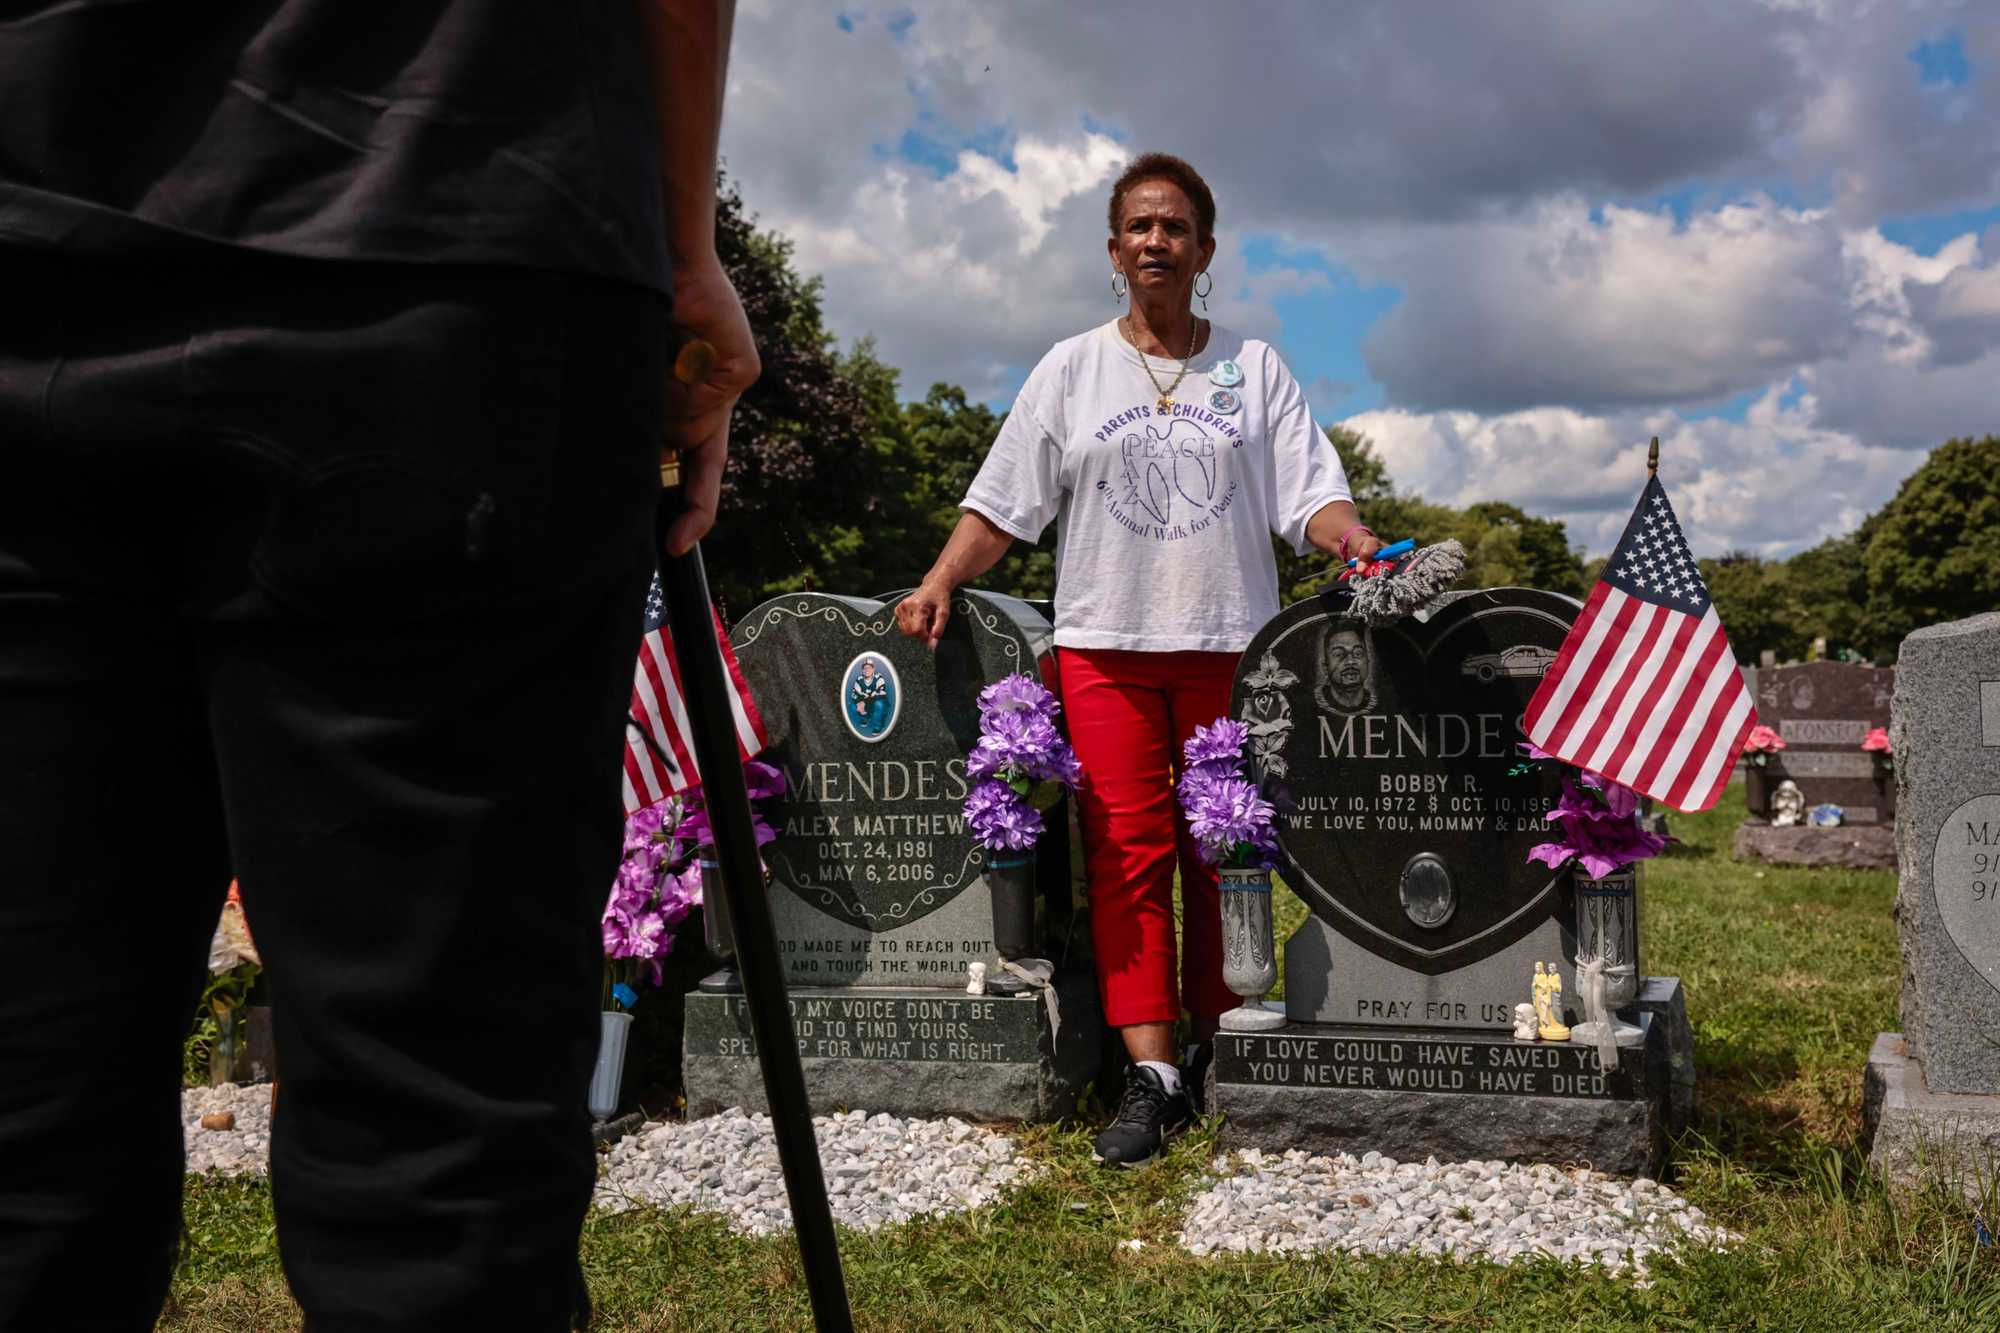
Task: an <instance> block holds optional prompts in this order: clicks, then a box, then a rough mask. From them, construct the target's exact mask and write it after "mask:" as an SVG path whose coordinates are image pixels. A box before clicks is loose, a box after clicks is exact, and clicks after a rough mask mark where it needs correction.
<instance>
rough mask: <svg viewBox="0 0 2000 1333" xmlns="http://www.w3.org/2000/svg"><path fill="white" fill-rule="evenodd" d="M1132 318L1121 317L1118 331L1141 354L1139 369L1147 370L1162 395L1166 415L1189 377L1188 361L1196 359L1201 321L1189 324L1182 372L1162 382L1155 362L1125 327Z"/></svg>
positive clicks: (1162, 405)
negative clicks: (1176, 393)
mask: <svg viewBox="0 0 2000 1333" xmlns="http://www.w3.org/2000/svg"><path fill="white" fill-rule="evenodd" d="M1130 318H1131V316H1129V315H1126V316H1121V317H1120V318H1119V320H1118V331H1119V332H1120V333H1122V334H1124V335H1125V341H1126V342H1128V343H1130V344H1131V345H1132V350H1133V351H1134V352H1137V353H1138V354H1139V369H1141V370H1143V371H1145V372H1146V378H1147V380H1149V381H1150V382H1151V383H1152V386H1153V389H1154V391H1155V392H1156V393H1158V394H1159V395H1160V401H1159V403H1158V407H1159V411H1160V415H1161V416H1166V415H1167V414H1168V413H1170V412H1172V411H1173V410H1174V390H1175V389H1178V388H1180V387H1181V381H1182V380H1184V379H1186V378H1187V373H1188V363H1189V362H1190V361H1193V360H1194V344H1195V339H1197V338H1199V337H1200V336H1201V321H1200V320H1198V319H1197V320H1193V321H1191V322H1190V323H1189V324H1188V349H1187V355H1186V356H1184V357H1182V358H1181V372H1180V374H1178V375H1176V376H1174V382H1173V383H1172V384H1161V383H1160V378H1159V376H1157V375H1155V374H1154V373H1153V363H1152V362H1151V361H1148V360H1147V359H1146V353H1145V351H1144V349H1142V348H1141V347H1140V346H1139V340H1138V339H1137V338H1134V337H1133V336H1132V331H1131V330H1130V329H1128V328H1126V327H1125V321H1126V320H1127V319H1130Z"/></svg>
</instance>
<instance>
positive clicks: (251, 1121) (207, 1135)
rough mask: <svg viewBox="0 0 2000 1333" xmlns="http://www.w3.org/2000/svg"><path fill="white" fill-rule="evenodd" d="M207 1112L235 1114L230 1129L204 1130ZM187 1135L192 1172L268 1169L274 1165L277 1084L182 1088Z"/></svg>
mask: <svg viewBox="0 0 2000 1333" xmlns="http://www.w3.org/2000/svg"><path fill="white" fill-rule="evenodd" d="M205 1115H232V1116H234V1117H235V1124H234V1125H233V1126H231V1127H230V1128H228V1129H204V1128H203V1127H202V1123H201V1118H202V1117H203V1116H205ZM181 1140H182V1142H184V1143H185V1144H186V1145H187V1169H188V1172H189V1174H191V1175H199V1174H201V1173H202V1172H204V1171H220V1172H221V1173H222V1174H224V1175H226V1176H243V1175H257V1176H261V1175H264V1174H266V1173H267V1172H268V1171H269V1170H270V1169H271V1085H270V1084H268V1083H251V1084H246V1085H243V1086H240V1087H239V1086H237V1085H236V1084H224V1085H223V1086H221V1087H219V1088H182V1089H181Z"/></svg>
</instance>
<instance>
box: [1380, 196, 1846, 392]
mask: <svg viewBox="0 0 2000 1333" xmlns="http://www.w3.org/2000/svg"><path fill="white" fill-rule="evenodd" d="M1590 214H1591V210H1590V208H1589V205H1588V204H1587V203H1586V202H1585V201H1584V200H1583V199H1581V198H1579V197H1576V196H1573V195H1572V196H1567V197H1563V198H1559V199H1552V200H1550V201H1548V202H1546V203H1544V204H1543V205H1541V206H1540V207H1538V208H1535V209H1533V210H1531V211H1527V212H1524V213H1522V214H1519V215H1516V216H1511V217H1507V218H1503V219H1496V220H1492V221H1479V222H1471V223H1465V224H1461V225H1458V226H1454V227H1452V228H1451V229H1450V232H1451V235H1450V238H1449V244H1441V243H1440V241H1441V239H1442V238H1439V237H1436V236H1434V235H1431V234H1429V233H1428V232H1419V233H1416V234H1411V233H1403V232H1394V231H1388V230H1386V229H1370V230H1368V231H1367V232H1364V233H1361V234H1358V235H1357V236H1356V237H1355V239H1354V240H1353V241H1352V242H1351V243H1350V245H1349V246H1348V247H1346V251H1345V253H1346V254H1347V255H1348V256H1351V257H1352V258H1354V259H1355V261H1356V262H1357V263H1359V264H1360V265H1361V266H1362V268H1363V270H1364V271H1365V272H1367V273H1368V274H1369V275H1370V276H1371V277H1373V278H1375V279H1377V280H1379V281H1384V282H1388V283H1391V284H1393V285H1395V286H1398V287H1401V288H1402V289H1403V292H1404V299H1403V301H1402V303H1401V304H1400V305H1398V306H1397V307H1396V309H1395V310H1393V311H1392V312H1390V314H1389V315H1388V316H1387V317H1386V318H1385V319H1383V321H1382V322H1381V323H1380V324H1378V325H1377V326H1376V328H1375V330H1374V332H1373V333H1372V335H1371V336H1370V338H1369V341H1368V344H1367V348H1368V362H1369V368H1370V370H1371V371H1373V372H1374V374H1375V376H1376V378H1377V379H1379V380H1381V381H1382V383H1383V384H1384V385H1385V386H1386V387H1387V389H1388V391H1389V395H1390V397H1391V398H1392V399H1394V400H1397V401H1402V402H1407V403H1410V404H1412V405H1439V406H1442V405H1454V406H1470V407H1476V408H1481V409H1486V410H1503V411H1504V410H1509V409H1515V408H1520V407H1526V406H1532V405H1535V404H1541V403H1552V402H1557V403H1570V404H1574V405H1577V406H1583V407H1601V406H1606V405H1612V404H1639V403H1659V402H1699V401H1703V400H1707V399H1719V398H1725V397H1728V396H1730V395H1732V394H1736V393H1740V392H1743V391H1745V390H1748V389H1752V388H1755V387H1757V386H1758V385H1761V384H1763V383H1766V382H1768V381H1769V380H1770V379H1771V378H1772V377H1773V376H1774V375H1786V374H1790V373H1791V371H1792V370H1793V369H1794V368H1795V367H1797V366H1798V365H1800V364H1803V363H1808V362H1812V361H1816V360H1819V359H1821V358H1824V357H1826V356H1829V355H1832V354H1834V353H1836V352H1838V351H1840V350H1841V349H1842V347H1843V346H1844V345H1845V343H1846V341H1847V338H1848V336H1849V329H1848V321H1847V320H1846V319H1845V317H1844V316H1845V309H1844V307H1845V293H1844V292H1843V290H1842V269H1841V240H1840V235H1839V233H1838V232H1837V230H1835V229H1834V227H1833V226H1832V225H1831V224H1830V223H1829V222H1828V220H1827V218H1826V217H1825V215H1824V214H1821V213H1817V212H1813V211H1808V210H1799V209H1791V208H1783V207H1780V206H1778V205H1776V204H1774V203H1772V202H1771V201H1770V200H1768V199H1761V198H1756V199H1751V200H1749V201H1747V202H1744V203H1740V204H1731V205H1728V206H1725V207H1722V208H1719V209H1716V210H1714V211H1713V212H1709V213H1704V214H1700V215H1698V216H1696V217H1694V218H1692V219H1690V221H1689V222H1688V224H1687V225H1686V226H1684V227H1683V226H1679V225H1676V223H1675V221H1674V219H1673V216H1672V215H1671V214H1670V213H1668V212H1667V211H1665V210H1661V211H1659V212H1645V211H1642V210H1638V209H1630V208H1618V207H1608V208H1606V209H1604V210H1603V218H1602V221H1594V220H1593V219H1592V218H1591V215H1590Z"/></svg>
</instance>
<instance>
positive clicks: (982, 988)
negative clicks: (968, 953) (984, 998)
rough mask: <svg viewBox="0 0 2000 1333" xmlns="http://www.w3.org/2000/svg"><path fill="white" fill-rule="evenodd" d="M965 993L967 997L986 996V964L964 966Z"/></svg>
mask: <svg viewBox="0 0 2000 1333" xmlns="http://www.w3.org/2000/svg"><path fill="white" fill-rule="evenodd" d="M965 993H966V994H967V995H984V994H986V964H984V963H970V964H967V965H966V969H965Z"/></svg>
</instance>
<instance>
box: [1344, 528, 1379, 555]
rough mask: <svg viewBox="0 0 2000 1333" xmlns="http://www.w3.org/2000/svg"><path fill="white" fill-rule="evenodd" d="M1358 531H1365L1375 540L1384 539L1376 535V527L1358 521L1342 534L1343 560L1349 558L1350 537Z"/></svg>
mask: <svg viewBox="0 0 2000 1333" xmlns="http://www.w3.org/2000/svg"><path fill="white" fill-rule="evenodd" d="M1357 532H1365V533H1367V534H1368V535H1369V536H1370V537H1375V540H1376V541H1378V542H1379V541H1381V540H1382V539H1381V538H1380V537H1376V536H1375V529H1373V528H1371V527H1369V526H1368V525H1367V524H1366V523H1356V524H1355V525H1354V526H1353V527H1351V528H1349V529H1348V530H1347V531H1345V532H1343V533H1341V534H1340V558H1341V559H1342V560H1345V559H1347V542H1348V539H1349V538H1351V537H1353V536H1354V534H1355V533H1357Z"/></svg>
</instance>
